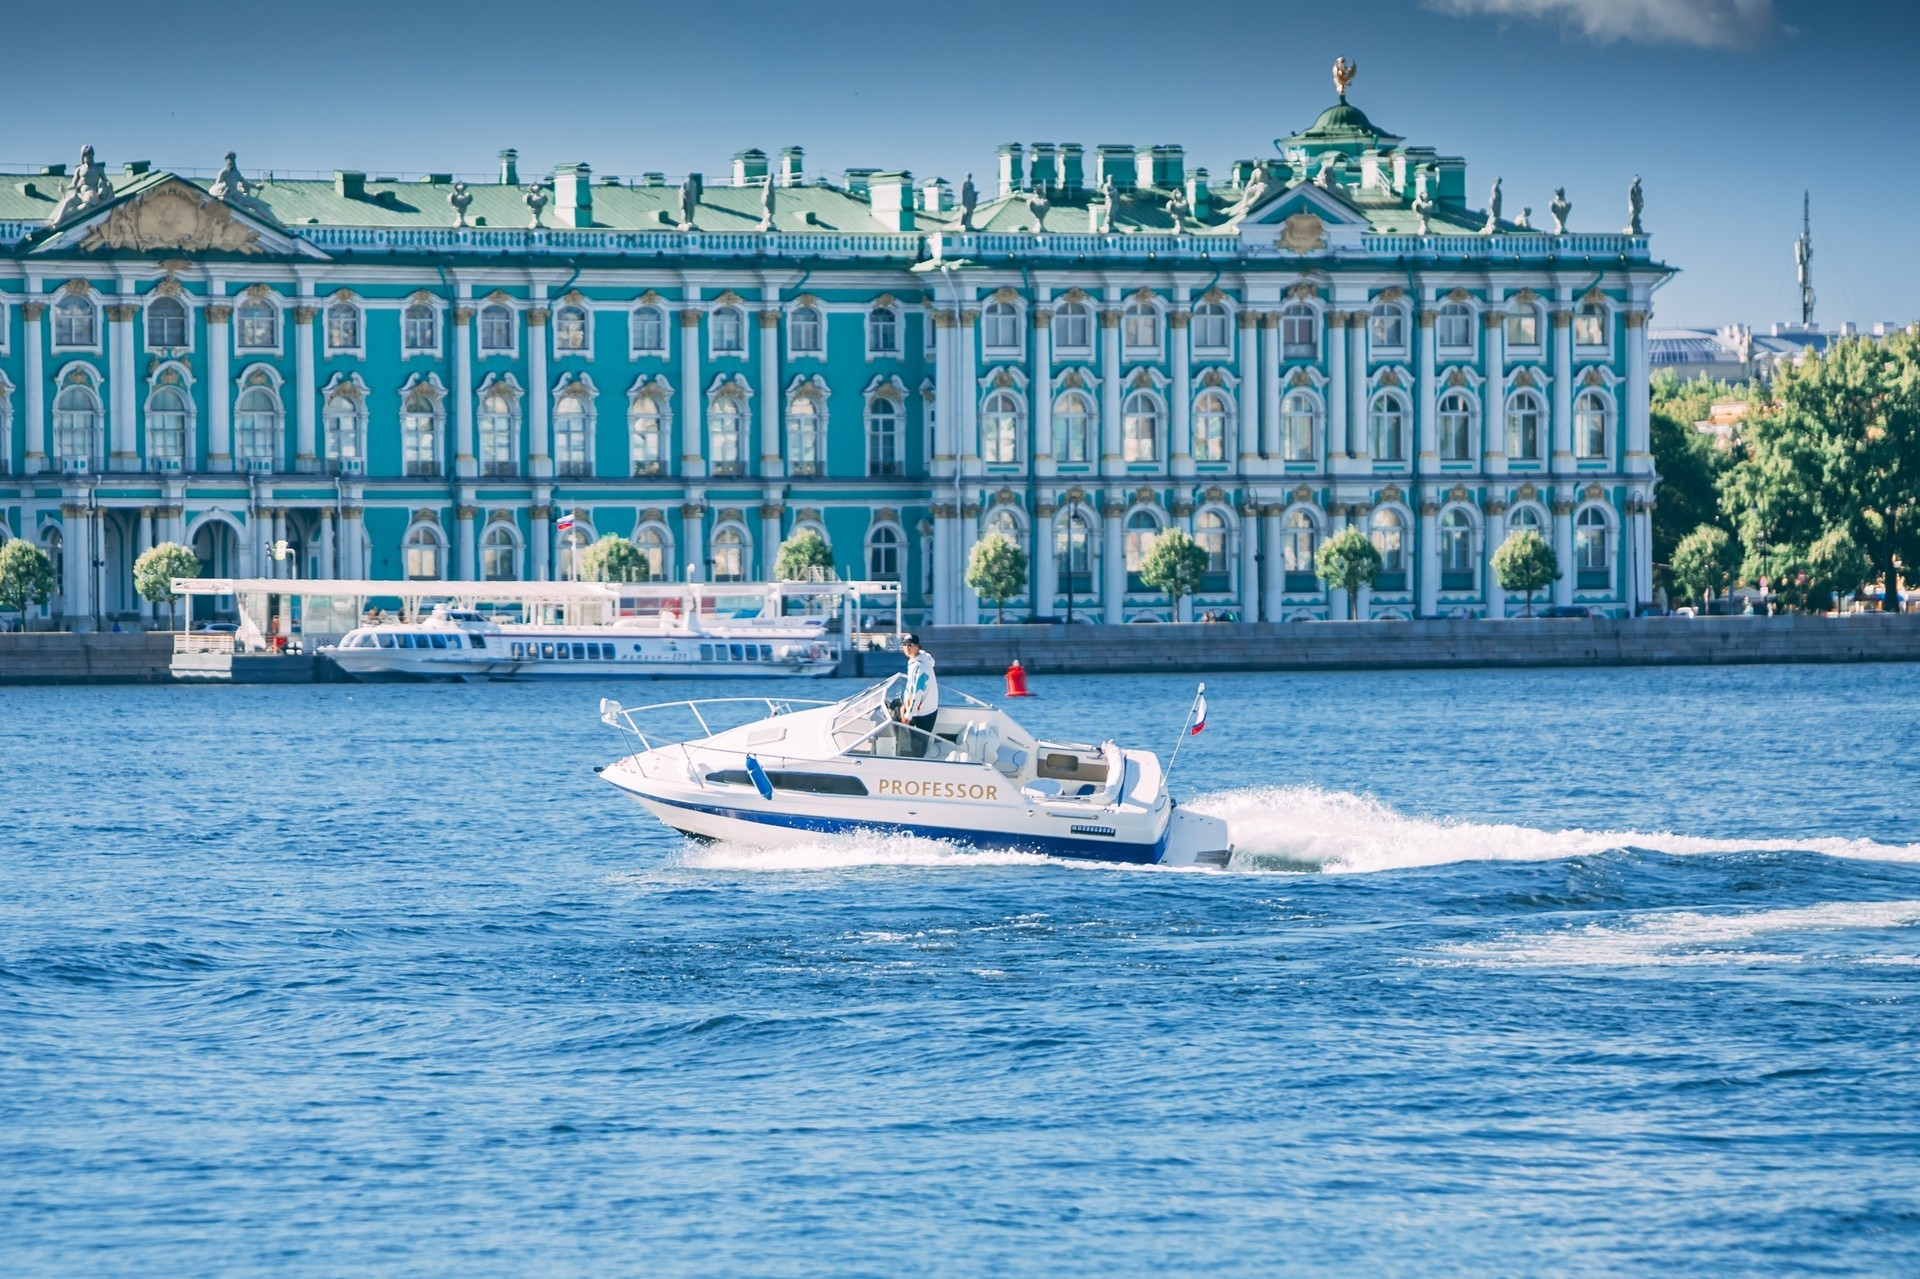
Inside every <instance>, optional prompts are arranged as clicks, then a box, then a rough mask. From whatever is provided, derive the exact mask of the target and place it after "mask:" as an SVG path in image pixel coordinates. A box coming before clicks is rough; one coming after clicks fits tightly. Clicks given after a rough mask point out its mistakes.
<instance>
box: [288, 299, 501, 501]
mask: <svg viewBox="0 0 1920 1279" xmlns="http://www.w3.org/2000/svg"><path fill="white" fill-rule="evenodd" d="M319 314H320V308H319V307H317V306H313V305H311V299H308V298H302V299H301V300H300V304H299V305H297V306H295V307H294V308H293V395H294V406H293V469H294V470H296V471H317V470H319V469H320V460H319V458H320V452H319V450H318V449H316V448H315V447H314V438H315V434H316V425H317V417H318V413H319V399H318V396H319V392H318V390H317V389H316V387H315V384H314V375H313V321H314V317H316V316H317V315H319ZM455 332H456V334H457V332H458V330H456V331H455ZM454 394H455V395H460V389H459V388H458V387H456V388H455V389H454ZM461 398H462V399H463V400H464V398H465V397H464V396H462V397H461Z"/></svg>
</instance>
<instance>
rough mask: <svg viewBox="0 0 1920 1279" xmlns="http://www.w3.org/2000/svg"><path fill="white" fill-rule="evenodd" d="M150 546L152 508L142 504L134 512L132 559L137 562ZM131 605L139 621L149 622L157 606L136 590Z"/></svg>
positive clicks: (151, 537) (151, 538)
mask: <svg viewBox="0 0 1920 1279" xmlns="http://www.w3.org/2000/svg"><path fill="white" fill-rule="evenodd" d="M152 547H153V508H152V507H151V506H143V507H141V508H140V509H139V511H138V512H136V513H135V514H134V518H133V555H134V561H135V562H136V563H137V562H138V561H139V558H140V557H141V556H142V555H145V554H146V553H147V552H148V551H149V550H150V549H152ZM127 567H128V568H129V569H131V568H132V567H133V565H132V564H129V565H128V566H127ZM133 607H134V610H135V611H136V612H138V613H139V615H140V620H141V621H143V622H150V621H152V620H153V615H154V609H155V608H156V607H157V606H156V605H155V604H154V603H153V602H152V601H151V600H149V599H147V598H146V597H144V596H142V595H141V594H140V593H139V592H138V591H135V592H134V593H133Z"/></svg>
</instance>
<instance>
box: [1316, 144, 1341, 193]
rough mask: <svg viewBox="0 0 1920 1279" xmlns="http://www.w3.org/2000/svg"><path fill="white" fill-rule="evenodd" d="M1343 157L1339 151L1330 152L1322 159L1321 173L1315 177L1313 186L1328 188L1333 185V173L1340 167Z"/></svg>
mask: <svg viewBox="0 0 1920 1279" xmlns="http://www.w3.org/2000/svg"><path fill="white" fill-rule="evenodd" d="M1341 158H1342V157H1341V155H1340V153H1339V152H1338V151H1329V152H1327V153H1326V154H1325V155H1323V156H1321V157H1320V172H1318V173H1316V174H1314V175H1313V185H1315V186H1317V187H1326V186H1331V185H1332V184H1333V171H1334V169H1335V168H1336V167H1338V166H1339V164H1340V160H1341Z"/></svg>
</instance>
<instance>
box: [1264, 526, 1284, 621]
mask: <svg viewBox="0 0 1920 1279" xmlns="http://www.w3.org/2000/svg"><path fill="white" fill-rule="evenodd" d="M1260 532H1261V536H1262V538H1263V539H1264V540H1265V542H1266V558H1265V559H1264V560H1262V561H1261V565H1262V567H1263V568H1264V569H1265V572H1264V574H1263V576H1264V577H1265V579H1266V580H1265V581H1264V582H1262V583H1261V589H1260V606H1261V607H1260V612H1261V616H1262V617H1264V618H1265V619H1266V620H1267V621H1269V622H1279V621H1284V620H1285V619H1284V618H1282V617H1281V615H1280V614H1281V611H1282V608H1283V604H1284V601H1285V599H1286V590H1287V560H1286V549H1285V548H1284V547H1283V546H1282V545H1281V543H1280V539H1281V537H1282V536H1283V534H1282V532H1281V527H1280V507H1279V506H1278V505H1273V506H1263V507H1261V508H1260Z"/></svg>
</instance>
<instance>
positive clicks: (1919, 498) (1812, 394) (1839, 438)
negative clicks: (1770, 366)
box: [1724, 333, 1920, 611]
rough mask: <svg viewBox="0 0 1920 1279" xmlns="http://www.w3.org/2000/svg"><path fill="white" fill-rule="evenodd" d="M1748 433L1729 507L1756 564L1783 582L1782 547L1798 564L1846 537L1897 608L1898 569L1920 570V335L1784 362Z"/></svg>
mask: <svg viewBox="0 0 1920 1279" xmlns="http://www.w3.org/2000/svg"><path fill="white" fill-rule="evenodd" d="M1743 435H1744V440H1743V442H1744V445H1745V456H1744V457H1743V458H1742V459H1741V461H1740V463H1739V464H1738V465H1737V466H1735V467H1734V469H1733V471H1732V473H1731V474H1730V475H1729V477H1728V479H1727V483H1726V487H1725V494H1724V504H1725V507H1726V510H1727V511H1728V513H1729V514H1730V515H1732V516H1733V517H1734V519H1735V520H1736V521H1737V523H1738V527H1739V530H1740V534H1741V540H1742V541H1743V542H1744V543H1745V544H1746V545H1747V547H1748V548H1750V549H1749V561H1748V567H1749V568H1750V569H1758V568H1771V569H1772V570H1773V571H1774V572H1775V573H1776V574H1777V573H1778V572H1779V570H1780V567H1783V565H1779V564H1775V562H1774V559H1773V557H1774V556H1776V555H1778V554H1779V552H1780V550H1781V549H1782V548H1784V549H1785V550H1786V552H1787V559H1788V561H1789V562H1791V561H1792V560H1803V559H1809V558H1810V557H1811V552H1812V548H1813V547H1814V545H1815V544H1817V543H1820V542H1821V541H1822V539H1826V538H1829V537H1831V536H1832V535H1833V534H1835V533H1837V532H1844V533H1845V534H1846V535H1847V537H1848V538H1849V539H1850V540H1851V541H1852V543H1853V544H1854V546H1856V547H1858V548H1859V550H1861V551H1862V552H1864V553H1865V555H1866V557H1867V559H1868V561H1869V562H1870V563H1871V564H1872V572H1873V575H1874V576H1876V577H1879V578H1880V579H1881V581H1882V584H1883V594H1882V597H1881V600H1882V603H1881V606H1882V607H1883V608H1885V609H1887V610H1889V611H1897V610H1898V609H1899V607H1900V590H1899V573H1900V569H1901V567H1902V566H1903V565H1913V564H1916V563H1920V337H1916V336H1915V335H1914V334H1912V333H1905V334H1901V335H1899V336H1897V337H1893V338H1889V339H1887V340H1885V341H1883V342H1874V341H1871V340H1868V339H1865V338H1857V339H1851V340H1846V341H1841V342H1838V343H1836V344H1834V345H1833V346H1832V347H1830V348H1828V350H1827V351H1826V353H1825V354H1824V355H1817V356H1816V355H1811V354H1810V355H1808V356H1807V358H1806V359H1805V360H1804V361H1803V362H1802V363H1800V364H1798V365H1792V364H1786V365H1782V366H1781V368H1780V369H1779V371H1778V372H1777V373H1776V375H1775V377H1774V382H1773V387H1772V395H1771V399H1770V402H1769V403H1768V404H1766V405H1765V407H1764V408H1763V409H1762V410H1761V411H1759V412H1753V413H1749V415H1748V418H1747V421H1746V423H1745V430H1744V432H1743ZM1836 549H1838V550H1839V551H1844V547H1838V548H1836V544H1835V543H1832V542H1828V543H1827V551H1828V553H1827V554H1825V556H1824V558H1825V559H1826V560H1827V561H1828V562H1830V563H1834V564H1836V565H1837V566H1838V567H1841V568H1842V569H1844V566H1845V564H1846V562H1847V560H1848V558H1849V557H1848V556H1847V555H1845V554H1844V553H1841V554H1834V553H1833V552H1835V551H1836ZM1840 576H1841V577H1844V576H1846V573H1845V572H1844V571H1842V572H1841V573H1840Z"/></svg>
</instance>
